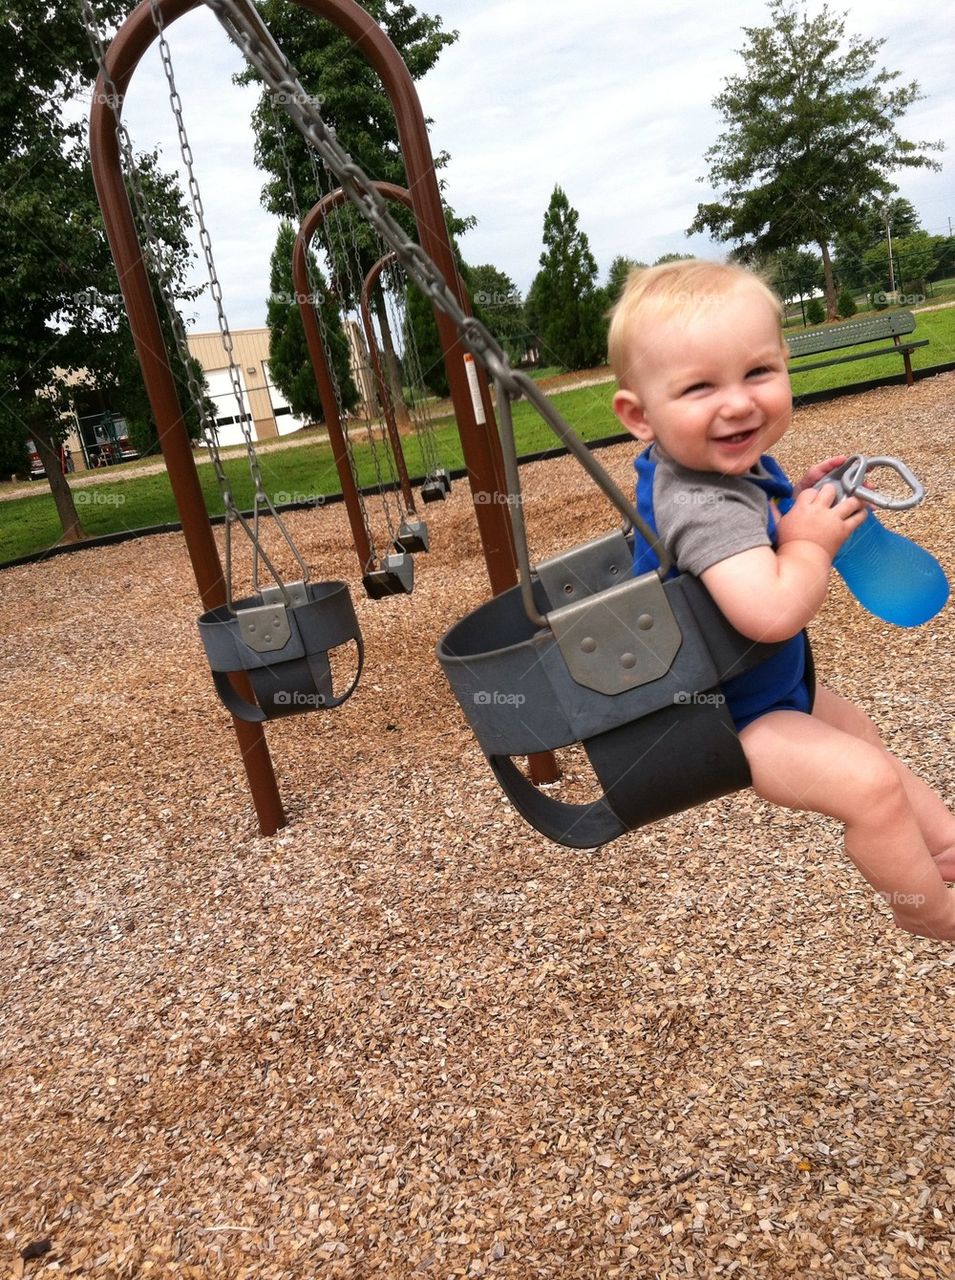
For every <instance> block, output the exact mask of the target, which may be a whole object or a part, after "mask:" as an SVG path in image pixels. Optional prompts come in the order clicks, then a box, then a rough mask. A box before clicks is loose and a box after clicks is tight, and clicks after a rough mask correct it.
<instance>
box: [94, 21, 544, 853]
mask: <svg viewBox="0 0 955 1280" xmlns="http://www.w3.org/2000/svg"><path fill="white" fill-rule="evenodd" d="M202 2H203V0H157V3H158V8H159V11H160V13H161V16H162V20H163V22H164V24H165V25H167V26H168V25H169V24H170V23H172V22H174V21H176V19H178V18H180V17H182V16H183V15H184V14H185V13H188V12H190V11H191V10H192V9H195V8H198V7H199V5H200V4H202ZM292 3H294V4H297V5H298V6H299V7H300V8H303V9H306V10H308V11H310V12H311V13H313V14H315V15H316V16H317V17H320V18H325V19H326V20H328V21H330V22H332V23H333V24H334V25H335V26H337V27H338V28H339V30H341V31H342V32H344V33H345V34H346V35H347V36H348V37H349V38H350V39H351V40H352V41H353V42H354V43H355V45H356V46H357V47H358V48H360V49H361V51H362V53H363V54H364V56H365V58H366V59H367V60H368V62H369V63H370V64H371V66H372V67H373V68H374V69H375V70H376V71H377V73H378V74H379V76H380V77H381V80H382V83H383V86H384V88H385V91H386V93H387V94H388V97H389V99H390V100H391V103H392V107H393V109H394V112H395V117H396V121H397V126H398V135H399V140H400V143H401V148H402V153H403V155H404V159H405V167H406V171H407V175H408V183H409V187H410V190H411V192H412V195H411V197H410V199H411V204H412V208H413V211H414V214H415V218H416V221H417V224H418V229H419V239H420V243H421V247H422V249H423V250H424V251H425V253H427V254H428V256H429V257H430V258H431V259H432V260H433V261H434V263H435V264H436V266H437V267H438V269H439V270H440V272H441V273H442V275H443V276H444V278H445V279H446V281H447V282H448V285H449V287H450V288H451V290H452V291H453V292H454V294H455V296H456V297H457V298H458V299H459V302H460V305H461V306H462V307H463V308H466V309H467V310H468V311H469V310H470V308H469V306H468V302H467V297H466V293H465V290H464V288H463V286H462V284H461V281H460V278H459V277H458V273H457V268H456V265H455V262H454V255H453V253H452V250H451V245H450V241H449V238H448V234H447V227H446V225H445V221H444V212H443V209H442V206H441V197H440V192H439V189H438V182H437V178H436V176H435V171H434V161H433V159H432V156H431V152H430V144H429V142H428V134H427V128H426V125H425V120H424V114H423V112H422V109H421V105H420V102H419V100H418V96H417V92H416V90H415V87H414V81H413V80H412V78H411V74H410V72H409V71H408V69H407V67H406V66H405V64H404V62H403V61H402V59H401V56H400V55H399V53H398V51H397V50H396V49H395V47H394V45H393V44H392V43H391V41H390V40H389V39H388V37H387V36H386V35H385V33H384V31H382V29H381V28H380V27H379V26H378V25H377V24H376V23H375V22H374V20H373V19H372V18H371V17H370V15H369V14H368V13H367V12H366V11H365V10H364V9H362V8H361V7H360V6H359V5H358V4H356V3H354V0H292ZM156 38H157V32H156V25H155V22H154V19H153V14H152V9H151V5H150V0H141V2H140V4H139V5H138V6H137V7H136V8H135V9H134V10H133V11H132V13H131V14H130V15H129V17H128V18H127V19H126V21H125V22H124V23H123V25H122V26H121V28H120V29H119V31H118V32H117V34H116V36H115V38H114V39H113V40H112V42H111V44H110V46H109V49H108V51H107V72H108V77H109V79H110V80H111V81H112V84H113V85H114V86H115V88H116V90H117V93H118V95H119V98H120V102H119V104H118V106H119V110H120V111H121V110H122V100H123V98H124V97H125V94H126V91H127V88H128V85H129V82H130V79H131V78H132V75H133V73H134V71H135V70H136V67H137V66H138V65H139V62H140V60H141V59H142V57H143V55H144V54H145V53H146V51H147V50H148V49H149V48H150V46H151V45H152V44H153V42H154V41H155V40H156ZM90 152H91V157H92V168H93V178H94V184H95V187H96V192H97V197H98V199H99V203H100V207H101V209H102V212H103V220H104V224H105V227H106V233H107V238H108V240H109V244H110V249H111V252H112V255H113V260H114V262H115V264H116V270H117V275H118V277H119V282H120V286H121V289H122V292H123V298H124V302H125V305H126V310H127V312H128V316H129V323H130V330H131V332H132V335H133V341H134V344H135V347H136V352H137V355H138V358H139V363H140V366H141V369H142V372H143V381H144V383H145V386H146V390H147V395H148V397H149V402H150V407H151V409H152V413H153V417H154V419H155V421H156V425H157V430H158V435H159V442H160V446H161V448H162V451H163V457H164V459H165V462H166V467H167V470H168V473H169V479H170V484H171V486H172V490H173V495H174V498H175V502H176V507H177V510H178V512H179V518H180V521H181V522H182V526H183V534H184V537H185V540H186V546H187V550H188V553H189V558H190V561H191V563H192V567H193V572H194V574H195V579H196V585H197V587H198V591H199V595H200V598H201V600H202V603H203V606H204V608H205V609H206V610H211V609H216V608H219V607H220V606H222V605H223V604H225V602H226V590H225V578H224V574H223V570H222V563H221V560H220V558H219V553H218V549H217V547H216V543H215V538H214V536H213V534H212V530H211V527H210V525H209V522H208V515H207V512H206V509H205V502H204V499H203V495H202V490H201V487H200V484H199V478H198V474H197V472H196V465H195V459H194V458H193V454H192V447H191V444H190V441H189V437H188V434H187V432H186V429H185V424H184V421H183V416H182V410H181V407H180V403H179V396H178V393H177V390H176V384H175V379H174V377H173V373H172V370H171V368H170V365H169V357H168V353H167V351H166V346H165V341H164V338H163V334H162V329H161V326H160V323H159V317H158V313H157V310H156V305H155V302H154V300H153V296H152V291H151V288H150V283H149V278H148V275H147V272H146V268H145V263H144V259H143V253H142V248H141V246H140V244H139V238H138V234H137V231H136V225H135V221H134V218H133V214H132V209H131V206H130V200H129V195H128V193H127V191H126V187H125V183H124V180H123V174H122V166H121V163H120V152H119V142H118V139H117V137H116V117H115V116H114V114H113V109H112V105H111V104H110V101H109V98H108V95H107V93H106V89H105V84H104V78H103V76H102V75H101V76H100V77H99V79H98V80H97V85H96V89H95V91H94V96H93V105H92V109H91V113H90ZM305 292H307V285H306V287H305ZM436 320H437V325H438V333H439V337H440V340H441V345H442V350H443V351H444V359H445V365H446V368H447V373H448V383H449V386H450V389H451V397H452V400H453V403H454V407H455V413H456V416H457V421H458V429H459V432H460V436H461V443H462V449H463V452H464V460H465V464H466V466H467V469H468V478H469V481H470V485H471V490H472V494H473V495H474V510H475V518H476V521H477V524H478V530H479V534H480V538H481V544H482V548H483V551H484V559H485V563H486V565H487V572H488V577H489V580H490V585H491V590H492V592H493V594H495V595H498V594H500V593H501V592H503V591H506V590H508V589H510V588H511V587H512V586H514V585H515V583H516V582H517V580H518V572H517V554H516V550H515V543H514V533H513V530H512V528H511V523H510V520H509V518H508V512H507V503H506V501H505V500H504V496H505V494H506V492H507V486H506V480H505V475H504V460H503V454H502V450H501V444H500V439H499V437H498V434H497V431H496V429H495V417H494V410H493V406H492V403H491V395H490V390H489V388H488V383H487V379H486V377H485V375H484V373H483V370H481V369H480V368H478V369H477V370H476V372H477V374H478V386H477V389H476V394H475V396H474V398H473V399H472V391H471V385H470V382H469V378H468V373H467V369H466V365H465V360H464V356H465V348H464V346H463V345H462V343H461V340H460V338H459V336H458V333H457V329H456V327H455V325H454V323H453V322H452V320H451V319H450V317H448V316H446V315H444V314H443V313H441V312H440V311H437V312H436ZM319 345H320V344H319ZM332 399H334V397H332ZM482 419H483V421H482ZM329 426H331V424H330V423H329ZM349 478H350V477H349ZM355 496H356V498H357V493H356V495H355ZM346 503H347V493H346ZM349 517H350V518H351V511H350V510H349ZM360 523H361V524H362V530H361V535H360V536H359V537H358V538H357V539H356V547H360V546H361V541H362V539H364V537H365V534H364V524H363V521H360ZM353 532H356V530H355V527H354V522H353ZM230 679H231V680H232V681H233V683H234V684H235V687H236V688H237V690H238V691H239V692H240V694H241V695H242V696H243V697H244V698H246V699H248V700H252V692H251V688H250V686H249V682H248V680H247V677H245V676H244V675H242V674H238V675H230ZM233 723H234V726H235V730H236V735H237V738H238V742H239V749H240V753H241V756H242V762H243V766H244V768H245V771H246V775H247V778H248V782H249V788H250V792H251V795H252V799H253V803H254V805H255V809H256V814H257V816H258V820H259V827H260V830H261V832H262V834H263V835H271V834H274V832H276V831H277V830H279V829H280V828H281V827H282V826H284V825H285V822H286V817H285V813H284V810H283V807H282V801H281V797H280V795H279V791H278V784H277V782H276V778H275V771H274V768H273V765H272V760H271V757H270V755H269V749H268V745H267V742H266V739H265V735H264V732H263V729H262V727H261V726H260V725H257V724H250V723H246V722H243V721H240V720H237V719H235V718H233ZM531 773H532V777H533V778H534V780H535V781H538V782H540V781H546V780H548V779H550V778H553V777H555V776H557V775H556V771H555V766H554V762H553V757H552V756H551V755H550V754H549V753H546V754H543V755H540V756H535V757H531Z"/></svg>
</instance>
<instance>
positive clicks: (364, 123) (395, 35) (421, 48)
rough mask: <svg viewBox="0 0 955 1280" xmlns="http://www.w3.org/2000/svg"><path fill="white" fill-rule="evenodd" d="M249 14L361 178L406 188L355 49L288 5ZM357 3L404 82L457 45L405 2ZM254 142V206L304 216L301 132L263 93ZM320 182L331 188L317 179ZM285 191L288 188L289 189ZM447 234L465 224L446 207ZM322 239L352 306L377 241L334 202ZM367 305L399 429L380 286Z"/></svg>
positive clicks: (404, 219) (391, 122) (377, 87)
mask: <svg viewBox="0 0 955 1280" xmlns="http://www.w3.org/2000/svg"><path fill="white" fill-rule="evenodd" d="M256 4H257V8H258V9H259V11H260V13H261V14H262V16H263V18H264V19H265V21H266V22H267V23H268V26H269V28H270V29H271V31H272V34H273V35H274V36H275V38H276V40H277V41H278V43H279V45H280V46H281V47H282V49H283V50H284V52H285V53H286V55H287V56H288V58H289V60H290V61H291V62H292V64H293V65H294V66H295V68H296V70H297V71H298V73H299V79H300V80H301V83H302V85H303V87H304V88H305V89H306V90H307V91H308V92H311V93H314V94H315V96H316V98H317V99H318V101H319V102H320V103H321V111H322V117H323V119H324V120H325V121H326V122H327V123H328V124H329V125H331V126H332V127H333V128H334V129H335V131H336V133H337V135H338V138H339V141H340V142H341V143H342V145H343V146H344V147H345V148H346V149H347V150H348V151H349V153H350V154H351V156H352V158H353V159H354V160H355V161H356V162H357V163H358V164H359V165H360V166H361V168H362V169H363V170H364V171H365V173H367V174H368V176H369V177H370V178H373V179H375V180H378V181H386V182H392V183H395V184H396V185H398V186H407V176H406V174H405V168H404V161H403V159H402V155H401V147H400V142H399V138H398V128H397V123H396V121H395V116H394V111H393V109H392V106H391V102H390V100H389V98H388V95H387V94H386V93H385V91H384V89H383V88H382V85H381V82H380V80H379V77H378V74H377V72H375V71H374V70H373V69H372V67H371V66H370V64H369V63H368V61H367V60H366V59H365V57H364V55H363V54H362V52H361V49H360V47H356V45H355V43H354V42H353V41H352V40H350V39H349V38H348V37H347V36H345V35H344V33H343V32H341V31H340V30H339V29H338V27H336V26H334V25H333V24H332V23H330V22H327V21H325V20H324V19H318V18H315V17H314V16H313V15H311V14H308V15H304V14H303V13H302V12H301V10H297V9H296V8H295V7H294V6H292V5H289V4H288V3H287V0H256ZM362 7H363V8H364V9H365V10H366V11H367V12H368V13H369V14H370V15H371V17H372V18H374V20H375V21H376V22H377V23H378V24H379V25H380V26H381V28H382V29H383V30H384V32H385V33H386V35H387V36H388V38H389V39H390V40H391V42H392V44H393V45H394V46H395V48H396V49H397V50H398V52H399V53H400V54H401V57H402V58H403V59H404V62H405V65H406V66H407V68H408V70H409V71H410V73H411V75H412V77H413V78H414V79H416V80H417V79H420V78H421V76H423V75H425V73H426V72H428V71H429V70H430V69H431V67H433V66H434V64H435V62H436V61H437V60H438V57H439V56H440V53H441V50H442V49H443V48H445V47H446V46H447V45H449V44H453V43H454V41H455V40H456V39H457V32H456V31H444V30H442V26H441V19H440V18H439V17H432V16H430V15H429V14H426V13H419V12H418V11H417V10H416V9H415V8H414V6H413V5H411V4H410V3H407V0H365V3H363V5H362ZM255 79H256V73H255V72H254V71H253V70H252V69H251V68H247V69H246V70H245V71H242V72H240V73H239V74H238V75H237V77H236V80H237V81H238V82H239V83H242V84H247V83H250V82H252V81H254V80H255ZM252 123H253V128H254V130H255V136H256V146H255V159H256V163H257V164H258V165H259V167H260V168H261V169H263V170H264V171H265V172H266V173H267V174H268V175H269V177H268V180H267V181H266V184H265V186H264V188H263V190H262V203H263V205H264V206H265V208H266V209H268V210H269V211H270V212H271V213H274V214H277V215H278V216H279V217H283V218H288V219H294V217H295V206H296V204H299V205H300V212H301V214H302V215H303V216H304V214H305V213H306V212H307V211H308V209H309V208H310V207H311V205H312V204H313V203H314V202H315V201H316V200H317V199H318V198H319V195H320V194H322V193H321V192H319V191H318V190H317V189H316V184H315V176H314V171H313V168H312V161H311V158H310V153H309V149H308V147H307V145H306V143H305V140H304V139H303V138H302V136H301V134H300V133H299V132H298V130H297V129H296V128H295V127H294V125H293V124H292V123H291V121H290V120H289V119H288V117H287V116H286V115H285V113H284V112H283V111H282V109H281V104H277V103H275V102H274V101H273V100H272V96H271V93H270V92H268V91H266V90H264V89H263V92H262V95H261V97H260V99H259V102H258V105H257V106H256V108H255V110H254V112H253V117H252ZM447 159H448V157H447V155H446V154H444V153H442V154H440V155H438V156H437V157H435V167H436V168H441V167H442V166H443V165H444V164H446V163H447ZM322 181H323V182H324V183H325V184H326V185H325V188H324V189H325V190H328V188H329V185H331V186H333V187H334V186H337V185H338V183H337V180H330V179H329V175H328V174H327V173H323V174H322ZM290 186H291V188H292V190H290ZM391 212H392V213H393V215H394V217H395V218H396V220H397V221H398V222H399V223H400V224H401V225H402V226H403V227H404V228H405V229H406V231H407V232H408V235H409V237H410V238H414V234H415V230H414V218H413V215H412V214H411V213H410V211H408V210H406V209H404V208H403V207H402V206H397V205H396V206H394V207H393V208H392V210H391ZM448 222H449V227H450V229H451V232H452V234H455V233H460V232H462V231H464V230H466V229H467V228H468V227H469V226H471V225H472V222H471V221H469V220H467V219H460V218H456V217H455V216H454V215H453V213H451V212H450V211H448ZM318 239H319V240H320V241H321V242H322V244H323V247H324V249H325V253H326V256H327V259H328V271H329V277H330V283H331V289H332V293H333V295H334V296H335V297H336V298H337V299H338V300H339V302H340V304H341V306H342V308H343V309H354V308H355V307H356V306H357V304H358V299H359V296H360V294H361V287H362V282H363V281H364V279H365V276H366V275H367V274H368V272H369V271H370V270H371V268H372V267H373V266H374V264H375V263H376V262H377V261H378V259H379V258H380V257H381V255H382V253H383V251H384V250H383V246H382V242H381V239H380V237H379V236H378V234H377V232H376V231H375V230H374V228H373V227H371V226H370V224H369V223H368V222H367V221H366V220H365V219H364V218H362V217H361V215H360V214H359V213H358V211H357V210H356V209H354V208H353V207H352V206H351V204H345V205H343V206H340V207H339V208H338V209H337V210H336V211H335V212H334V213H333V214H332V215H331V216H330V218H329V220H328V222H327V224H326V229H325V230H324V232H322V231H320V232H319V236H318ZM372 306H373V308H374V311H375V315H376V318H377V320H378V325H379V329H380V332H381V339H382V348H383V349H382V358H383V364H384V368H385V376H386V377H387V378H388V380H389V382H390V383H391V391H392V400H393V402H394V406H395V412H396V416H397V417H398V421H399V426H405V425H407V415H406V413H405V407H404V401H403V397H402V394H401V380H400V374H399V372H398V357H397V352H396V347H395V336H394V335H393V334H392V332H391V326H390V323H389V319H388V314H387V309H386V307H385V305H384V298H383V296H382V292H381V289H380V287H378V288H376V289H375V291H374V296H373V298H372Z"/></svg>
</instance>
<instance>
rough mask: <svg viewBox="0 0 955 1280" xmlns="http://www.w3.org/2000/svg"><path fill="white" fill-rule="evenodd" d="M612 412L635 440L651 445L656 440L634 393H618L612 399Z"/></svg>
mask: <svg viewBox="0 0 955 1280" xmlns="http://www.w3.org/2000/svg"><path fill="white" fill-rule="evenodd" d="M613 411H614V413H615V414H616V415H617V417H618V418H619V419H620V421H621V422H622V423H623V425H624V426H625V427H626V428H627V430H628V431H629V432H630V434H631V435H632V436H635V437H636V439H637V440H642V441H643V442H644V443H645V444H652V443H653V441H654V440H655V439H656V436H655V435H654V431H653V428H652V427H651V426H650V424H649V422H647V418H646V414H645V413H644V411H643V405H642V404H641V403H640V398H639V396H638V395H637V394H636V392H635V391H618V392H617V394H616V395H615V396H614V398H613Z"/></svg>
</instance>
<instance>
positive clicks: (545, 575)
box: [438, 532, 808, 848]
mask: <svg viewBox="0 0 955 1280" xmlns="http://www.w3.org/2000/svg"><path fill="white" fill-rule="evenodd" d="M632 560H633V548H632V538H631V537H629V536H625V535H624V534H623V533H622V532H617V533H613V534H610V535H608V536H606V537H602V538H597V539H595V540H594V541H592V542H589V543H586V544H584V545H583V546H581V547H577V548H575V549H573V550H572V551H570V552H567V553H565V554H563V555H559V556H556V557H555V558H554V559H552V560H548V561H545V562H543V563H541V564H540V565H538V567H537V570H536V577H535V578H534V580H533V581H532V583H531V586H532V589H533V596H534V603H535V605H536V608H537V611H538V613H539V614H542V615H545V616H546V621H547V626H546V627H541V626H539V625H537V624H535V623H534V622H533V621H531V619H530V618H529V616H528V611H527V609H526V607H525V602H524V600H523V599H522V594H521V588H520V587H513V588H512V589H511V590H509V591H506V592H503V593H502V594H501V595H499V596H496V597H495V598H494V599H492V600H489V601H488V602H487V603H485V604H483V605H481V606H479V607H478V608H477V609H475V610H474V611H473V612H472V613H470V614H468V615H467V616H466V617H465V618H463V619H462V620H461V621H460V622H458V623H457V624H456V625H455V626H453V627H452V628H451V629H450V630H449V631H448V632H447V633H446V634H445V635H444V636H443V638H442V639H441V641H440V642H439V644H438V660H439V662H440V663H441V666H442V668H443V670H444V673H445V675H446V676H447V678H448V681H449V683H450V685H451V688H452V690H453V692H454V695H455V697H456V698H457V700H458V703H459V704H460V706H461V709H462V711H463V712H464V714H465V716H466V718H467V720H468V722H469V723H470V725H471V727H472V729H473V730H474V733H475V735H476V736H477V739H478V742H479V744H480V746H481V749H482V750H483V752H484V754H485V756H486V757H487V759H488V762H489V764H490V766H491V769H492V770H493V772H494V774H495V776H496V777H497V780H498V782H499V783H500V785H501V786H502V787H503V789H504V791H505V793H506V794H507V796H508V798H509V799H510V801H511V803H512V804H513V805H514V807H515V808H516V809H517V810H518V811H519V812H520V813H521V814H522V815H523V816H524V818H526V820H527V821H528V822H529V823H531V825H532V826H533V827H535V828H536V829H537V830H538V831H539V832H540V833H541V834H542V835H544V836H546V837H547V838H548V839H550V840H553V841H555V842H556V843H557V844H562V845H568V846H570V847H572V848H593V847H596V846H598V845H601V844H605V843H606V842H607V841H608V840H613V839H615V838H616V837H617V836H619V835H622V834H623V833H624V832H625V831H630V830H633V829H635V828H637V827H640V826H642V825H644V824H645V823H647V822H652V821H655V820H657V819H659V818H663V817H666V816H668V815H670V814H673V813H677V812H679V811H680V810H683V809H687V808H690V807H692V806H694V805H698V804H702V803H704V802H705V801H707V800H712V799H715V798H716V797H717V796H722V795H727V794H729V793H730V792H732V791H738V790H740V789H742V788H744V787H747V786H749V785H750V781H751V778H750V773H749V768H748V766H747V763H746V757H745V756H744V754H743V750H742V748H741V746H740V743H739V739H738V737H737V734H736V730H735V728H734V725H733V721H732V719H731V717H730V715H729V712H728V710H727V707H726V703H725V699H724V697H723V695H722V693H721V685H722V684H723V682H724V681H726V680H728V679H729V678H730V677H732V676H736V675H740V674H741V673H742V672H744V671H747V670H749V669H750V668H751V667H754V666H756V665H757V664H758V663H760V662H762V661H764V660H765V659H766V658H767V657H769V656H770V655H771V654H772V653H773V652H775V651H776V650H777V649H778V648H779V647H780V646H778V645H766V644H755V643H754V642H753V641H752V640H748V639H747V638H746V637H744V636H742V635H740V633H739V632H737V631H736V630H735V629H734V628H733V627H732V626H730V624H729V623H728V622H727V621H726V619H725V618H724V617H723V615H722V613H721V612H720V611H719V609H718V608H717V607H716V605H715V604H714V603H713V601H712V599H711V598H710V596H709V594H708V592H707V591H706V589H705V587H704V586H703V585H702V583H701V582H700V581H699V580H698V579H696V578H694V577H691V576H690V575H689V574H681V575H680V576H678V577H675V578H673V579H671V580H669V581H666V582H661V581H660V577H659V575H658V574H657V573H655V572H653V573H649V574H646V575H644V576H642V577H640V578H633V577H631V576H630V575H631V565H632ZM807 654H808V648H807ZM807 665H808V664H807ZM572 743H582V744H583V747H584V749H585V751H586V753H587V756H588V758H589V760H590V763H591V765H592V767H593V770H594V773H595V774H596V777H597V780H598V781H599V783H600V786H601V788H602V793H601V794H600V796H599V798H597V799H594V800H592V801H591V802H589V803H585V804H570V803H566V802H563V801H559V800H556V799H554V798H552V797H551V796H549V795H547V794H546V793H545V792H543V791H540V790H538V788H537V787H535V786H534V785H533V784H532V783H531V782H530V781H529V780H528V779H527V778H526V777H525V776H524V775H523V774H522V773H521V772H520V770H519V769H518V768H517V766H516V765H515V763H514V760H513V758H512V757H514V756H525V755H531V754H534V753H535V752H541V751H550V750H556V749H559V748H560V747H566V746H569V745H570V744H572Z"/></svg>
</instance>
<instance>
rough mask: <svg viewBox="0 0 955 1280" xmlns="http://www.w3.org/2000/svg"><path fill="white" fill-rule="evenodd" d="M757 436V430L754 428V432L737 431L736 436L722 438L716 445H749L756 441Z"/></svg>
mask: <svg viewBox="0 0 955 1280" xmlns="http://www.w3.org/2000/svg"><path fill="white" fill-rule="evenodd" d="M755 435H756V428H755V427H754V428H753V429H752V431H737V432H736V434H735V435H732V436H720V437H719V439H718V440H717V441H716V443H717V444H719V445H729V446H730V447H733V446H739V445H744V444H749V443H750V441H751V440H752V439H754V437H755Z"/></svg>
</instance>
